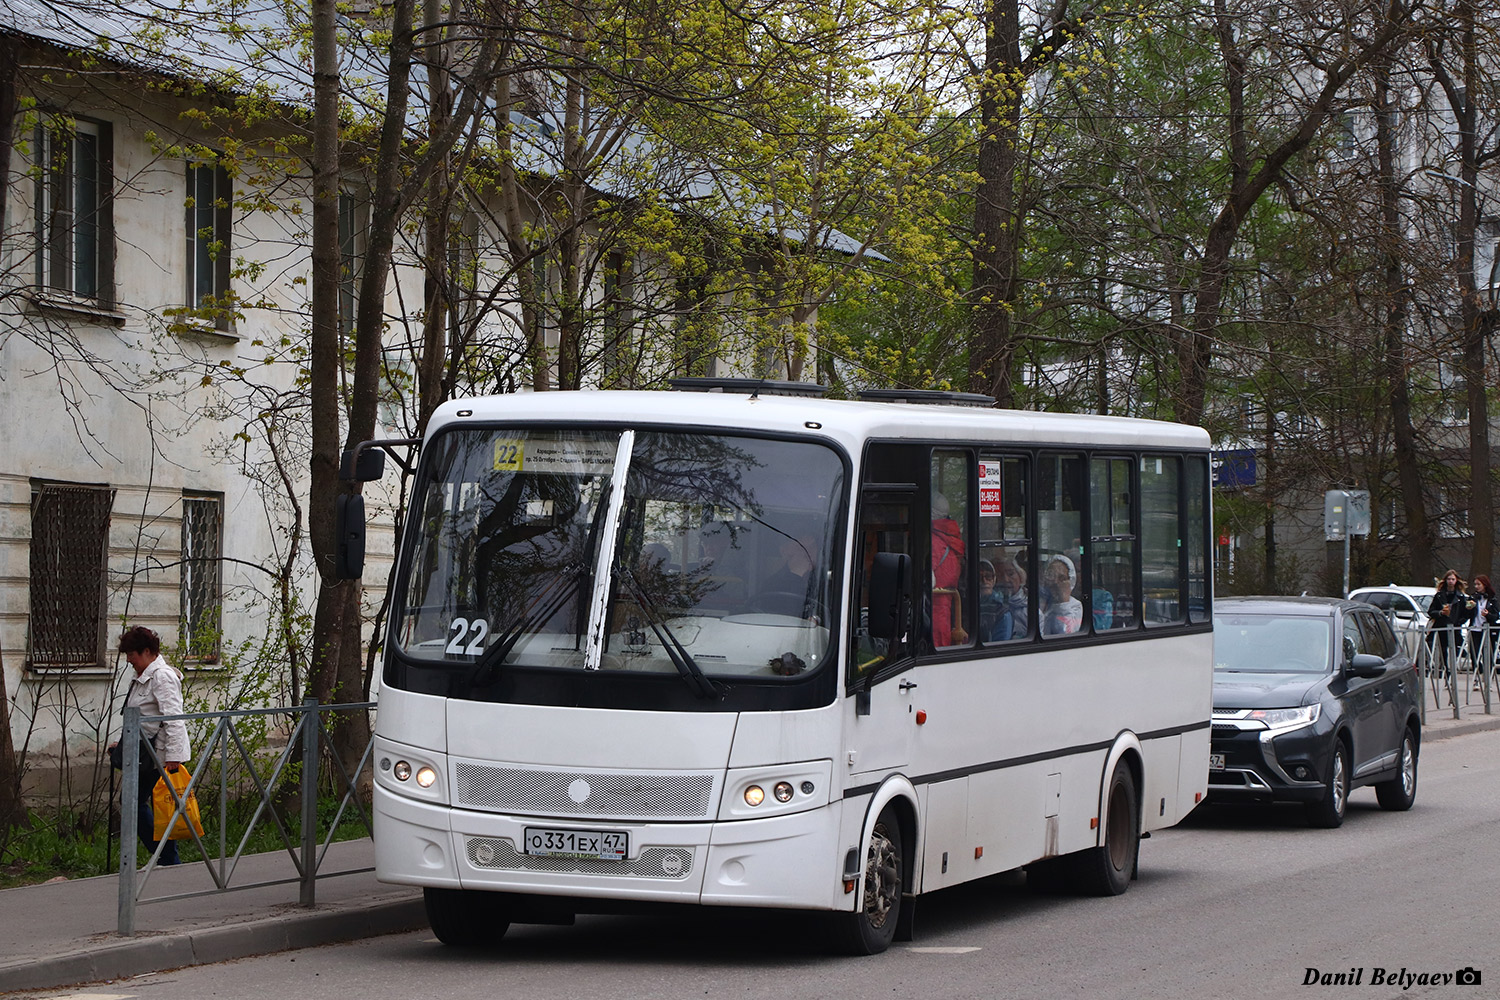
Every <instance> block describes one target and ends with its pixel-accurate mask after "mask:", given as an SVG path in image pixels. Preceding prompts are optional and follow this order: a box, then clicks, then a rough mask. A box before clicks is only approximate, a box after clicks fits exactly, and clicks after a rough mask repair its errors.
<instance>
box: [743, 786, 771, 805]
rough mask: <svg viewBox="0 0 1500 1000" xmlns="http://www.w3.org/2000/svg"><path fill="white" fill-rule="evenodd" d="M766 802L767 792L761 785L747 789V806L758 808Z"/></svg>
mask: <svg viewBox="0 0 1500 1000" xmlns="http://www.w3.org/2000/svg"><path fill="white" fill-rule="evenodd" d="M764 801H766V790H765V789H764V788H762V787H760V786H759V785H751V786H750V787H749V788H747V789H745V805H747V806H758V805H760V804H761V803H762V802H764Z"/></svg>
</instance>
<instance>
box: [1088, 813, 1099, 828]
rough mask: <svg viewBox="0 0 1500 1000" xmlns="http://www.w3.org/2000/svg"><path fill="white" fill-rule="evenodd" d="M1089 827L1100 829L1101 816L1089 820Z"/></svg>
mask: <svg viewBox="0 0 1500 1000" xmlns="http://www.w3.org/2000/svg"><path fill="white" fill-rule="evenodd" d="M1089 829H1090V830H1097V829H1099V817H1098V816H1095V817H1094V818H1093V819H1091V820H1089Z"/></svg>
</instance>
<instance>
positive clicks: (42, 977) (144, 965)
mask: <svg viewBox="0 0 1500 1000" xmlns="http://www.w3.org/2000/svg"><path fill="white" fill-rule="evenodd" d="M425 926H427V913H426V910H425V909H424V908H423V905H422V898H421V897H420V896H418V897H416V898H412V897H410V896H403V897H402V898H399V899H388V900H384V901H377V902H374V903H356V904H350V905H344V906H337V905H335V906H330V907H329V908H327V909H319V910H307V911H302V912H301V913H292V914H281V915H278V916H274V917H261V918H258V919H256V920H247V921H245V922H243V923H238V924H223V925H220V926H216V927H205V928H202V929H201V930H193V931H185V932H179V933H169V934H145V935H140V936H137V937H133V938H114V939H113V940H111V939H110V938H113V937H114V936H113V935H111V936H110V938H105V939H104V940H103V941H101V943H100V944H99V945H97V946H95V947H92V948H86V949H78V950H75V951H70V952H64V953H62V954H60V955H52V956H49V957H47V958H42V959H26V960H22V961H7V962H0V993H9V992H12V991H15V990H41V989H53V988H56V987H60V986H74V985H77V984H79V983H91V982H99V981H101V980H113V979H125V978H128V977H130V976H139V975H142V974H144V973H148V972H161V971H163V970H166V969H180V968H183V967H185V966H190V965H210V964H213V963H215V962H226V961H229V960H231V959H236V958H249V957H250V956H252V955H269V954H272V953H274V952H278V951H292V950H295V949H297V948H310V947H314V946H316V945H323V944H335V943H339V942H343V941H354V940H359V939H361V938H368V937H377V936H380V935H383V934H399V933H403V932H405V931H411V930H416V929H418V928H421V927H425Z"/></svg>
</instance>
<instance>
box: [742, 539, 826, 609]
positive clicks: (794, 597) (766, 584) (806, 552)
mask: <svg viewBox="0 0 1500 1000" xmlns="http://www.w3.org/2000/svg"><path fill="white" fill-rule="evenodd" d="M817 545H818V538H817V535H816V534H814V533H813V532H811V531H800V532H798V533H796V534H794V535H783V536H782V538H781V541H780V543H779V545H778V550H779V552H780V554H781V558H782V566H781V568H780V569H778V570H776V571H775V572H773V573H771V575H769V576H767V577H766V578H765V580H764V581H762V584H761V588H760V590H759V592H758V593H757V594H756V598H755V602H754V603H755V608H756V610H758V611H764V612H767V613H768V614H777V615H791V616H793V617H796V618H808V619H812V620H815V621H822V620H823V602H822V594H821V590H822V588H821V587H820V586H819V585H818V579H817V574H816V573H815V572H813V570H814V565H815V560H816V559H817Z"/></svg>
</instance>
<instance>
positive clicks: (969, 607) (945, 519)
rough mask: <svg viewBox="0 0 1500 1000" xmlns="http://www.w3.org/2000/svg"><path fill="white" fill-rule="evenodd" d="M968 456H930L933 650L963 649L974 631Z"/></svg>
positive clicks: (943, 453)
mask: <svg viewBox="0 0 1500 1000" xmlns="http://www.w3.org/2000/svg"><path fill="white" fill-rule="evenodd" d="M972 479H973V476H972V475H971V474H970V472H969V453H968V452H967V451H957V450H945V449H940V450H935V451H933V453H932V494H931V502H930V505H931V511H930V513H931V521H932V533H931V535H930V544H931V551H930V555H931V564H932V576H931V578H930V588H931V589H930V591H929V594H928V603H927V608H928V614H929V616H930V624H929V625H928V627H929V628H930V629H931V636H930V638H931V641H932V648H933V649H946V648H949V647H952V646H967V645H968V644H969V638H970V636H971V635H972V634H973V632H974V622H973V614H974V608H975V602H974V593H973V590H972V588H971V586H970V583H969V578H970V573H969V568H970V565H971V562H972V560H973V554H972V552H971V549H972V548H973V538H972V537H971V535H970V527H969V483H970V481H971V480H972Z"/></svg>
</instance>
